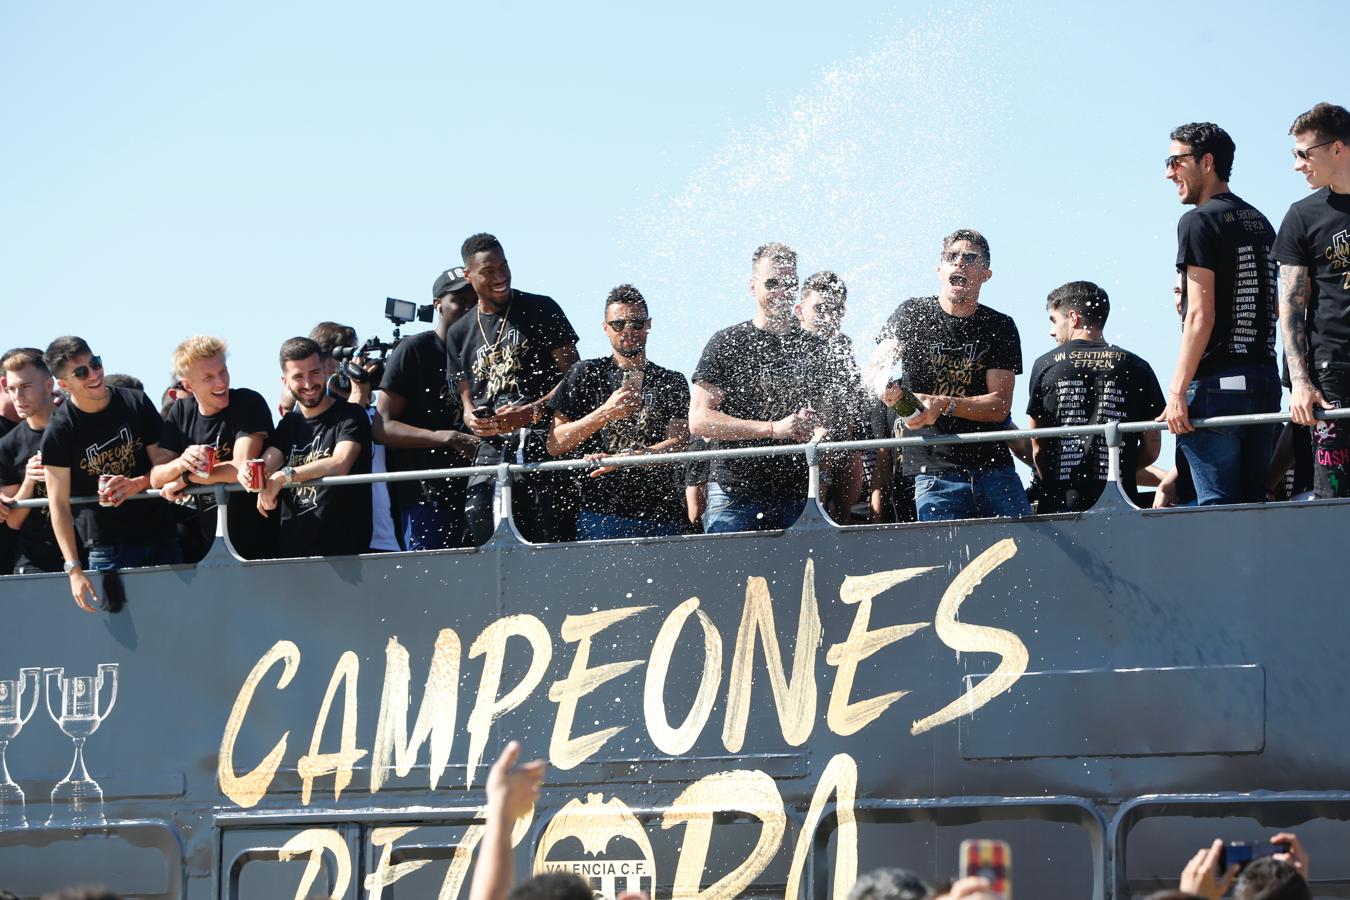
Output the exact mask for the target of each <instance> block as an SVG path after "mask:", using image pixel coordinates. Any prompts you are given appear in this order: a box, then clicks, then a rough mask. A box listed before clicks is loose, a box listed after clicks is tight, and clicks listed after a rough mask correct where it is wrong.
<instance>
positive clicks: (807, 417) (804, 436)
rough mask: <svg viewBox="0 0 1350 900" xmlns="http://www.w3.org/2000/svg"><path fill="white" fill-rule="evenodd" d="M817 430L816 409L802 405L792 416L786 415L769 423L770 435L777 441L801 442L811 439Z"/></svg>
mask: <svg viewBox="0 0 1350 900" xmlns="http://www.w3.org/2000/svg"><path fill="white" fill-rule="evenodd" d="M815 430H816V411H815V410H814V409H809V408H807V407H802V408H801V409H799V410H797V411H796V412H795V413H793V414H792V415H790V416H784V417H783V418H781V419H779V420H778V421H776V422H773V423H771V424H770V425H769V436H770V437H771V438H772V439H773V440H775V441H792V442H793V443H797V444H801V443H805V442H806V441H809V440H810V439H811V434H812V433H813V432H814V431H815Z"/></svg>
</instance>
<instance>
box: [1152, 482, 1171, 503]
mask: <svg viewBox="0 0 1350 900" xmlns="http://www.w3.org/2000/svg"><path fill="white" fill-rule="evenodd" d="M1176 505H1177V494H1176V488H1175V487H1173V486H1171V485H1166V484H1160V485H1158V488H1157V490H1155V491H1154V492H1153V508H1154V509H1171V508H1172V507H1173V506H1176Z"/></svg>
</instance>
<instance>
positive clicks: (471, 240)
mask: <svg viewBox="0 0 1350 900" xmlns="http://www.w3.org/2000/svg"><path fill="white" fill-rule="evenodd" d="M490 250H497V251H499V252H500V253H501V254H502V255H503V256H505V255H506V251H505V250H502V242H501V241H499V240H497V237H496V235H491V234H488V233H487V232H486V231H480V232H478V233H477V234H471V235H469V236H468V237H466V238H465V239H464V243H462V244H460V245H459V258H460V259H462V260H463V261H464V265H466V266H467V265H468V264H469V260H471V259H473V258H474V257H475V256H476V255H478V254H479V253H487V252H488V251H490Z"/></svg>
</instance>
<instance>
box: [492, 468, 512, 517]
mask: <svg viewBox="0 0 1350 900" xmlns="http://www.w3.org/2000/svg"><path fill="white" fill-rule="evenodd" d="M497 489H498V490H499V491H501V506H500V507H499V508H498V509H497V511H496V512H497V517H496V521H497V522H501V521H502V520H503V519H507V520H510V521H511V522H514V521H515V517H514V516H513V515H512V508H511V464H510V463H506V462H502V463H498V464H497Z"/></svg>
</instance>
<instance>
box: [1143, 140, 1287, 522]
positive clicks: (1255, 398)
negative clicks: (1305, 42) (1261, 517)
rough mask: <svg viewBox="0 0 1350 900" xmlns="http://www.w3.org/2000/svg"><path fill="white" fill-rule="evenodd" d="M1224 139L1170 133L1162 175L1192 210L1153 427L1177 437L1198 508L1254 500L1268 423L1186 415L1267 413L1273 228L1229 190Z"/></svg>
mask: <svg viewBox="0 0 1350 900" xmlns="http://www.w3.org/2000/svg"><path fill="white" fill-rule="evenodd" d="M1235 149H1236V148H1235V146H1234V144H1233V139H1232V138H1230V137H1229V136H1228V134H1227V132H1225V131H1224V130H1223V129H1222V128H1220V127H1219V126H1218V125H1215V124H1213V123H1211V122H1197V123H1192V124H1189V125H1182V126H1181V127H1180V128H1177V129H1176V130H1175V131H1173V132H1172V145H1171V152H1170V154H1169V155H1168V157H1167V159H1166V161H1165V162H1164V172H1165V177H1166V178H1167V179H1168V180H1169V181H1171V182H1172V183H1173V184H1175V185H1176V187H1177V195H1178V197H1180V199H1181V202H1182V203H1183V204H1185V205H1187V206H1194V207H1195V209H1192V210H1190V211H1189V212H1187V213H1186V214H1185V215H1183V216H1182V217H1181V220H1180V221H1179V222H1178V223H1177V263H1176V265H1177V271H1178V272H1180V273H1181V274H1182V275H1183V276H1184V279H1183V281H1182V286H1181V308H1182V326H1181V352H1180V353H1179V354H1178V356H1177V364H1176V369H1175V371H1174V372H1173V374H1172V381H1171V383H1170V384H1169V385H1168V388H1167V409H1166V410H1164V412H1163V414H1162V415H1161V416H1159V417H1158V421H1160V422H1162V421H1165V422H1167V427H1168V428H1169V429H1170V430H1171V432H1172V433H1173V434H1175V435H1177V447H1178V448H1179V449H1180V450H1181V452H1183V453H1184V454H1185V455H1186V459H1187V461H1188V462H1189V463H1190V466H1191V477H1192V478H1193V479H1194V480H1195V491H1196V494H1197V496H1198V498H1199V504H1200V505H1201V506H1205V505H1210V504H1217V503H1247V502H1261V501H1263V500H1265V497H1266V487H1265V478H1266V470H1267V467H1268V466H1269V465H1270V454H1271V449H1272V448H1273V447H1274V444H1275V429H1274V428H1273V426H1270V425H1249V426H1246V427H1245V428H1206V429H1200V430H1197V429H1195V428H1194V427H1192V425H1191V417H1192V416H1194V417H1196V418H1208V417H1211V416H1233V415H1242V414H1245V413H1265V412H1276V411H1278V410H1279V408H1280V377H1279V373H1278V372H1277V371H1276V368H1275V306H1276V299H1275V263H1274V261H1273V259H1272V257H1271V246H1272V245H1273V244H1274V243H1275V230H1274V229H1273V228H1271V227H1270V222H1268V221H1267V220H1266V217H1265V216H1263V215H1261V213H1260V212H1259V211H1258V210H1257V209H1256V208H1255V207H1253V206H1252V205H1251V204H1249V203H1247V202H1246V201H1244V200H1243V199H1242V198H1240V197H1238V196H1237V195H1236V194H1233V193H1232V192H1230V191H1229V190H1228V178H1229V175H1230V174H1231V173H1232V169H1233V153H1234V151H1235Z"/></svg>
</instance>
